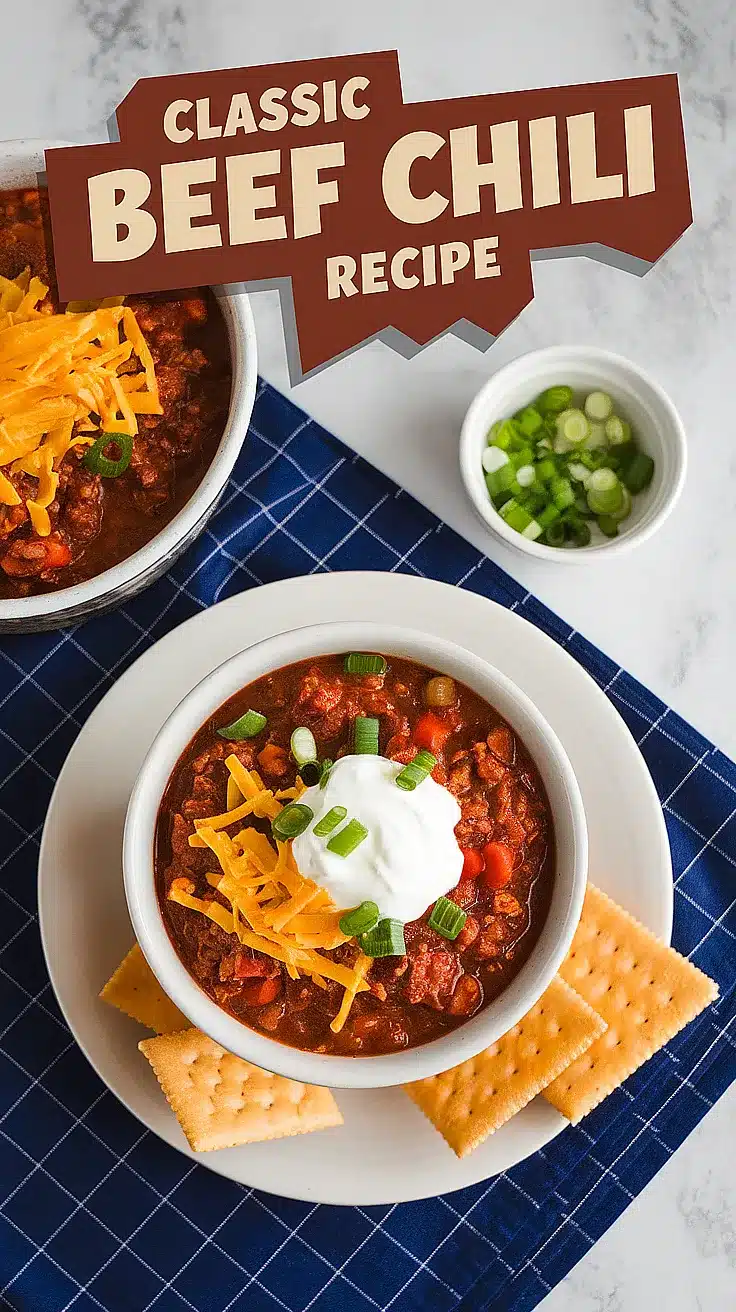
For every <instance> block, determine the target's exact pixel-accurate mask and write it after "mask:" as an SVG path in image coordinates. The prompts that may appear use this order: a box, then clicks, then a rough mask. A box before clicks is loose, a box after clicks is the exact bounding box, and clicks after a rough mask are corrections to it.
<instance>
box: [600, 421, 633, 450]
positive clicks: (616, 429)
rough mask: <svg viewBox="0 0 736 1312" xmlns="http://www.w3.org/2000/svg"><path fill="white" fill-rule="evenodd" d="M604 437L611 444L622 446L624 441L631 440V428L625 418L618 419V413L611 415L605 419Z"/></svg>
mask: <svg viewBox="0 0 736 1312" xmlns="http://www.w3.org/2000/svg"><path fill="white" fill-rule="evenodd" d="M606 437H607V438H608V441H609V442H610V443H611V446H623V445H624V443H625V442H630V441H631V428H630V426H629V424H627V422H626V420H625V419H619V417H618V415H611V417H610V419H607V420H606Z"/></svg>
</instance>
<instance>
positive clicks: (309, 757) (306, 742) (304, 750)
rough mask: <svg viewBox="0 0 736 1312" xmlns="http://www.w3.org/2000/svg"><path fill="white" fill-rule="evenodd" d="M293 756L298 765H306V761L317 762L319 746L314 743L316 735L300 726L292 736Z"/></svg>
mask: <svg viewBox="0 0 736 1312" xmlns="http://www.w3.org/2000/svg"><path fill="white" fill-rule="evenodd" d="M290 746H291V754H292V756H293V757H294V760H295V761H296V763H297V765H304V762H305V761H316V760H317V744H316V742H315V741H314V734H313V733H312V730H311V729H306V728H305V727H304V725H303V724H302V725H300V726H299V728H298V729H295V730H294V732H293V734H292V735H291V744H290Z"/></svg>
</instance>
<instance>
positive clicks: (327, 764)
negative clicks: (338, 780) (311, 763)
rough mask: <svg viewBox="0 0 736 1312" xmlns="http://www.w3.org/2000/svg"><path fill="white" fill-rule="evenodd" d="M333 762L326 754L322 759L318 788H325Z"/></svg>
mask: <svg viewBox="0 0 736 1312" xmlns="http://www.w3.org/2000/svg"><path fill="white" fill-rule="evenodd" d="M334 764H335V762H334V761H331V760H330V758H329V756H326V757H325V759H324V761H323V762H322V773H321V775H320V779H319V786H320V788H326V787H327V780H328V779H329V777H330V774H331V772H332V767H333V765H334Z"/></svg>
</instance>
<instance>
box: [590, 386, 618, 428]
mask: <svg viewBox="0 0 736 1312" xmlns="http://www.w3.org/2000/svg"><path fill="white" fill-rule="evenodd" d="M585 413H586V415H587V416H588V418H589V419H591V420H593V422H594V423H597V424H602V423H604V422H605V420H606V419H608V417H609V415H612V414H613V401H612V400H611V398H610V396H609V395H608V392H589V393H588V395H587V396H586V398H585Z"/></svg>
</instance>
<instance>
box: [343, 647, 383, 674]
mask: <svg viewBox="0 0 736 1312" xmlns="http://www.w3.org/2000/svg"><path fill="white" fill-rule="evenodd" d="M344 668H345V673H346V674H385V673H386V658H385V657H384V656H378V655H376V654H375V653H374V652H362V651H351V652H350V654H349V655H348V656H346V657H345V666H344Z"/></svg>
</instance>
